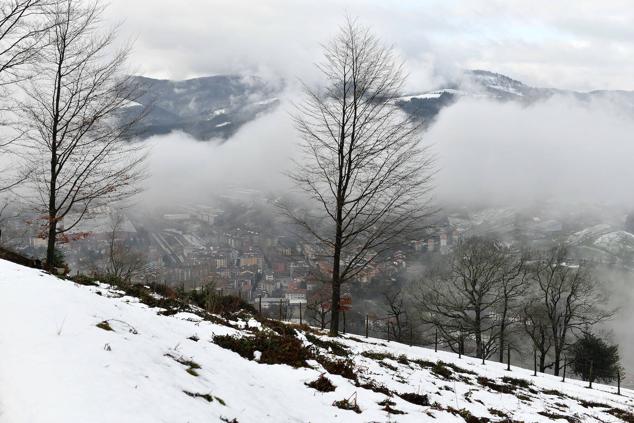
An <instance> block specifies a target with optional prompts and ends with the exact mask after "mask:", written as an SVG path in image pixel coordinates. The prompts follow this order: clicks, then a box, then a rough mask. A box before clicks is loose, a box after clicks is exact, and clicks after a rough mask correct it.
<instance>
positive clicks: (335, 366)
mask: <svg viewBox="0 0 634 423" xmlns="http://www.w3.org/2000/svg"><path fill="white" fill-rule="evenodd" d="M316 360H317V362H319V364H321V365H322V366H323V368H324V369H326V371H327V372H328V373H330V374H333V375H339V376H342V377H345V378H346V379H350V380H355V381H356V380H357V375H356V373H355V371H354V364H353V363H352V361H351V360H330V359H329V358H328V357H324V356H321V355H319V356H317V357H316Z"/></svg>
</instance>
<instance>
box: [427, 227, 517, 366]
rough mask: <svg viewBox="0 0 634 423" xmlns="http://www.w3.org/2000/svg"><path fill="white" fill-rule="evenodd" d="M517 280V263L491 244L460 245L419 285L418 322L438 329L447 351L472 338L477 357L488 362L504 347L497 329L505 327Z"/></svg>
mask: <svg viewBox="0 0 634 423" xmlns="http://www.w3.org/2000/svg"><path fill="white" fill-rule="evenodd" d="M520 274H521V264H520V262H519V261H517V260H516V259H515V258H514V257H513V256H512V254H511V252H510V251H509V249H508V248H506V247H504V246H503V245H501V244H500V243H498V242H496V241H495V240H493V239H489V238H483V237H471V238H467V239H465V240H461V241H460V242H459V243H458V245H457V246H456V249H455V251H454V253H453V255H452V257H451V259H450V263H449V264H448V269H444V270H443V269H440V270H437V271H436V272H435V274H433V275H431V276H430V277H429V278H427V280H425V281H423V285H422V287H421V292H419V293H418V294H417V305H418V308H419V310H420V312H421V318H422V321H423V323H426V324H431V325H433V326H434V327H435V328H437V329H438V330H439V332H440V334H441V335H442V336H443V338H444V339H445V340H446V341H447V342H448V344H449V345H450V346H451V345H452V343H453V342H457V343H458V344H459V345H462V344H463V343H464V339H465V337H473V339H474V341H475V353H476V356H477V357H482V356H483V355H484V356H485V357H488V356H490V355H491V354H492V353H493V352H494V351H496V350H497V349H498V346H499V345H502V347H503V341H501V342H500V344H498V340H500V339H501V338H500V337H501V334H502V331H501V330H500V328H501V327H502V326H503V327H504V328H506V327H507V326H508V324H509V320H508V317H509V308H510V306H511V298H512V297H511V286H515V285H517V284H519V281H516V279H517V278H518V276H519V275H520ZM505 293H506V295H505ZM459 348H461V349H463V347H462V346H461V347H459Z"/></svg>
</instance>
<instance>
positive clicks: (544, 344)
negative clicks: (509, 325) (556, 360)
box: [521, 295, 553, 373]
mask: <svg viewBox="0 0 634 423" xmlns="http://www.w3.org/2000/svg"><path fill="white" fill-rule="evenodd" d="M521 318H522V320H521V321H522V326H523V328H524V332H525V333H526V334H527V335H528V337H529V338H530V340H531V343H532V344H533V345H532V346H533V349H534V350H535V353H536V354H537V355H538V357H539V371H540V372H542V373H543V372H545V371H546V369H547V368H548V367H551V366H552V364H551V365H547V364H546V358H547V357H548V354H549V352H550V350H551V348H552V346H553V339H552V334H551V332H550V325H549V322H548V312H547V310H546V308H545V307H544V305H543V303H542V302H541V296H537V295H529V296H527V297H526V303H525V305H524V306H523V307H522V314H521Z"/></svg>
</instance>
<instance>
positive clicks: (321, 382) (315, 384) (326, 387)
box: [306, 374, 337, 392]
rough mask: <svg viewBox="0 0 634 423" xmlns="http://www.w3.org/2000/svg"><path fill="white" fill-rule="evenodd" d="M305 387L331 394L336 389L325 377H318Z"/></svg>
mask: <svg viewBox="0 0 634 423" xmlns="http://www.w3.org/2000/svg"><path fill="white" fill-rule="evenodd" d="M306 386H308V387H311V388H313V389H316V390H318V391H319V392H332V391H334V390H335V389H337V387H336V386H335V385H333V383H332V382H331V381H330V379H328V378H327V377H326V376H324V375H323V374H322V375H319V377H318V378H317V379H315V380H313V381H312V382H309V383H307V384H306Z"/></svg>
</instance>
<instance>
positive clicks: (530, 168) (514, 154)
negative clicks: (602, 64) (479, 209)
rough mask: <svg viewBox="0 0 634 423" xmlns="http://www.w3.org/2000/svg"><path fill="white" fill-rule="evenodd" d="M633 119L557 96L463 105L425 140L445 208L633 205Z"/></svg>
mask: <svg viewBox="0 0 634 423" xmlns="http://www.w3.org/2000/svg"><path fill="white" fill-rule="evenodd" d="M633 133H634V119H632V118H631V117H626V116H623V115H622V114H620V113H617V111H616V110H614V109H613V107H612V106H611V105H609V104H606V103H603V102H597V103H583V104H582V103H579V102H578V101H575V100H573V99H570V98H564V97H555V98H553V99H551V100H548V101H545V102H540V103H537V104H534V105H531V106H522V105H520V104H516V103H498V102H492V101H482V100H480V101H478V100H474V99H465V100H463V101H459V102H458V103H457V104H455V105H454V106H453V107H450V108H448V109H445V110H444V111H442V112H441V114H440V116H439V118H438V121H437V123H436V124H435V125H434V126H433V127H432V128H431V130H430V131H429V132H428V133H427V134H425V136H424V138H425V140H426V142H429V143H431V144H432V145H433V148H434V151H435V152H436V154H437V156H438V168H439V173H438V175H437V178H436V187H437V189H436V195H437V197H438V200H439V201H441V202H443V203H482V202H483V199H486V202H489V203H493V204H500V205H509V204H512V205H528V204H530V203H532V202H535V201H542V200H549V199H559V200H562V201H564V202H579V201H582V202H584V203H618V204H624V205H627V206H630V205H632V204H633V200H634V198H633V197H632V195H631V183H632V181H633V180H634V167H633V166H632V159H633V158H634V143H633V142H632V134H633Z"/></svg>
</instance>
